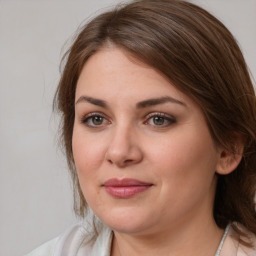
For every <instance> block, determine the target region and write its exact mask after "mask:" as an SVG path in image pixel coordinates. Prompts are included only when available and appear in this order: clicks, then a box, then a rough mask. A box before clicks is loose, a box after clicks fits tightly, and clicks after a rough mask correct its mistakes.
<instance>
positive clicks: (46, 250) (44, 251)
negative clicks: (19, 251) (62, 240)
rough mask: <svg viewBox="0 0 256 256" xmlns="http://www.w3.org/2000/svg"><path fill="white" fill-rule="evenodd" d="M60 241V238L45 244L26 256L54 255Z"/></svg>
mask: <svg viewBox="0 0 256 256" xmlns="http://www.w3.org/2000/svg"><path fill="white" fill-rule="evenodd" d="M57 241H58V237H56V238H54V239H52V240H50V241H48V242H46V243H44V244H43V245H41V246H39V247H38V248H36V249H35V250H33V251H32V252H30V253H29V254H27V255H26V256H45V255H48V256H51V255H54V254H53V253H54V248H55V245H56V243H57Z"/></svg>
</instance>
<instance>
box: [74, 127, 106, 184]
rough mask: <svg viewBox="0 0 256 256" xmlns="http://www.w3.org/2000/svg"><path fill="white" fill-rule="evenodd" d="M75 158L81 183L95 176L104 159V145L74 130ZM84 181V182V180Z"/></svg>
mask: <svg viewBox="0 0 256 256" xmlns="http://www.w3.org/2000/svg"><path fill="white" fill-rule="evenodd" d="M72 149H73V156H74V161H75V165H76V169H77V172H78V176H79V180H80V179H81V180H80V182H84V180H85V181H86V180H87V178H86V177H90V176H93V175H95V174H96V173H97V172H96V170H97V169H99V167H100V166H101V164H102V161H103V159H104V143H103V142H102V143H100V144H99V143H98V141H95V140H94V139H93V136H86V134H85V133H84V132H79V131H76V129H74V133H73V138H72ZM83 179H84V180H83Z"/></svg>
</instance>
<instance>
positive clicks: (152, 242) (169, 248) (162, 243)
mask: <svg viewBox="0 0 256 256" xmlns="http://www.w3.org/2000/svg"><path fill="white" fill-rule="evenodd" d="M199 221H200V222H199V224H198V223H195V222H191V221H189V222H187V223H185V222H184V223H182V224H181V223H179V224H177V225H176V226H173V227H171V228H169V229H165V230H163V229H162V230H161V232H158V233H156V232H154V233H153V234H154V235H152V234H132V235H131V234H124V233H118V232H114V239H113V244H112V253H111V256H128V255H133V256H137V255H140V256H141V255H148V256H151V255H152V256H153V255H163V256H165V255H166V256H167V255H168V256H178V255H179V256H180V255H191V256H214V255H215V253H216V251H217V248H218V246H219V243H220V241H221V237H222V235H223V230H221V229H219V228H218V227H217V225H216V223H215V221H214V219H213V218H212V219H209V220H206V221H203V220H202V219H200V218H199Z"/></svg>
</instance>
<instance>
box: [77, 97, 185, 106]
mask: <svg viewBox="0 0 256 256" xmlns="http://www.w3.org/2000/svg"><path fill="white" fill-rule="evenodd" d="M80 102H89V103H91V104H93V105H96V106H100V107H102V108H108V104H107V102H106V101H104V100H101V99H96V98H92V97H88V96H81V97H80V98H79V99H78V100H77V101H76V104H78V103H80ZM168 102H170V103H175V104H179V105H181V106H184V107H187V105H186V104H185V103H184V102H182V101H180V100H177V99H175V98H172V97H170V96H164V97H160V98H153V99H148V100H144V101H140V102H138V103H137V104H136V108H146V107H150V106H155V105H159V104H164V103H168Z"/></svg>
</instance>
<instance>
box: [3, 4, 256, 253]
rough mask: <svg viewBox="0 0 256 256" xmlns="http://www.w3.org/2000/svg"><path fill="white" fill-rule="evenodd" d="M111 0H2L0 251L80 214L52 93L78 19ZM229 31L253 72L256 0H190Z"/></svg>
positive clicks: (30, 243)
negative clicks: (74, 204)
mask: <svg viewBox="0 0 256 256" xmlns="http://www.w3.org/2000/svg"><path fill="white" fill-rule="evenodd" d="M119 2H120V1H118V0H116V1H114V0H102V1H100V0H99V1H89V0H83V1H79V0H73V1H71V0H70V1H60V0H59V1H58V0H51V1H45V0H44V1H43V0H41V1H40V0H20V1H18V0H17V1H12V0H4V1H3V0H2V1H1V0H0V205H1V209H0V255H7V256H18V255H24V254H25V253H27V252H29V251H30V250H32V249H33V248H35V247H36V246H38V245H40V244H41V243H43V242H45V241H47V240H49V239H51V238H53V237H55V236H57V235H58V234H60V233H61V232H63V231H64V230H65V229H66V228H68V227H69V226H70V225H72V224H74V223H76V222H77V221H78V220H77V219H76V218H75V216H74V214H73V212H72V191H71V183H70V180H69V176H68V171H67V167H66V162H65V159H64V157H63V155H62V153H61V151H60V150H59V149H58V145H57V126H58V117H57V116H56V115H55V114H53V113H52V99H53V95H54V91H55V88H56V85H57V83H58V79H59V63H60V59H61V56H62V54H63V53H64V51H65V49H67V46H68V45H69V43H70V39H71V38H72V35H74V32H75V30H76V29H77V27H78V26H79V25H80V24H81V22H82V21H84V20H85V19H88V17H92V16H94V15H95V14H97V13H99V12H101V11H103V10H106V8H107V7H110V6H113V5H114V4H116V3H119ZM193 2H195V3H197V4H200V5H201V6H203V7H205V8H206V9H207V10H209V11H211V12H212V13H213V14H215V15H216V16H217V17H218V18H220V20H222V21H223V22H224V24H225V25H226V26H227V27H228V28H229V29H230V30H231V31H232V32H233V34H234V35H235V37H236V38H237V40H238V41H239V44H240V46H241V48H242V51H243V53H244V55H245V58H246V60H247V63H248V65H249V67H250V69H251V72H252V74H253V76H254V77H256V47H255V45H256V0H195V1H193Z"/></svg>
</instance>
